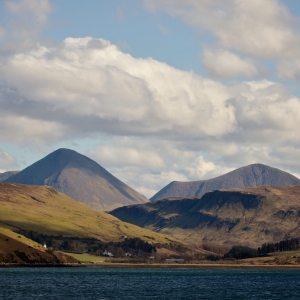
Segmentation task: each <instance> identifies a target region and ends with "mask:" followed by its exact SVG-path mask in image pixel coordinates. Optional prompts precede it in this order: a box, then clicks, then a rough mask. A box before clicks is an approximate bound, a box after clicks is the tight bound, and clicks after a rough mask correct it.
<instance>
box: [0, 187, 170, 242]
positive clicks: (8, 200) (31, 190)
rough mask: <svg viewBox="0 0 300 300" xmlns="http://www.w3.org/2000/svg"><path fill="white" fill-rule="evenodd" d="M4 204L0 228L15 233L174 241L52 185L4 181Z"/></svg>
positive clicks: (1, 194)
mask: <svg viewBox="0 0 300 300" xmlns="http://www.w3.org/2000/svg"><path fill="white" fill-rule="evenodd" d="M0 207H1V209H0V227H2V228H8V229H10V230H13V231H15V232H18V231H21V230H23V231H33V232H37V233H43V234H45V235H54V236H58V235H61V236H64V237H82V238H95V239H98V240H100V241H104V242H109V241H121V240H123V239H124V238H123V236H127V237H128V238H134V237H137V238H141V239H143V240H145V241H149V242H155V243H169V242H170V238H169V237H167V236H165V235H162V234H158V233H155V232H152V231H150V230H146V229H143V228H139V227H137V226H135V225H132V224H127V223H124V222H122V221H120V220H118V219H117V218H115V217H113V216H111V215H109V214H107V213H104V212H101V211H96V210H93V209H92V208H90V207H88V206H87V205H85V204H83V203H80V202H78V201H75V200H73V199H71V198H70V197H68V196H66V195H64V194H62V193H59V192H57V191H56V190H55V189H54V188H52V187H49V186H34V185H22V184H12V183H0ZM171 240H172V238H171ZM173 240H174V239H173Z"/></svg>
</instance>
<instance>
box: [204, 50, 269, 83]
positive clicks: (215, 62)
mask: <svg viewBox="0 0 300 300" xmlns="http://www.w3.org/2000/svg"><path fill="white" fill-rule="evenodd" d="M203 65H204V67H205V69H206V70H207V71H208V73H209V74H210V75H211V76H213V77H217V78H225V79H226V78H232V77H239V76H242V77H256V76H261V75H262V74H263V73H264V72H263V71H262V70H259V68H258V67H257V66H255V64H254V63H253V62H251V60H249V59H242V58H240V57H239V56H238V55H236V54H235V53H232V52H229V51H225V50H221V49H218V50H216V49H213V50H212V49H206V50H205V51H204V53H203Z"/></svg>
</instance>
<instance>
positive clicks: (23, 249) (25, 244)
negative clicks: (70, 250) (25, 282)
mask: <svg viewBox="0 0 300 300" xmlns="http://www.w3.org/2000/svg"><path fill="white" fill-rule="evenodd" d="M77 262H78V261H77V260H76V259H74V258H73V257H71V256H69V255H65V254H63V253H61V252H57V251H53V250H47V249H45V248H44V247H42V246H41V245H39V244H38V243H36V242H34V241H32V240H30V239H27V238H26V237H24V236H22V235H21V234H17V233H15V232H13V231H11V230H9V229H6V228H1V232H0V263H14V264H15V263H17V264H33V263H34V264H36V263H40V264H63V263H77Z"/></svg>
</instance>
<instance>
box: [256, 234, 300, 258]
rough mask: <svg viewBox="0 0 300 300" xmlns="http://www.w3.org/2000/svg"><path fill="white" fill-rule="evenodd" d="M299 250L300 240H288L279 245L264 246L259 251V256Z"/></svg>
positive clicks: (268, 244)
mask: <svg viewBox="0 0 300 300" xmlns="http://www.w3.org/2000/svg"><path fill="white" fill-rule="evenodd" d="M297 249H299V239H297V238H295V239H290V240H288V239H286V240H283V241H280V242H277V243H267V244H263V245H262V246H261V247H259V248H258V249H257V253H258V254H259V255H265V254H267V253H272V252H282V251H293V250H297Z"/></svg>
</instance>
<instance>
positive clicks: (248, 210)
mask: <svg viewBox="0 0 300 300" xmlns="http://www.w3.org/2000/svg"><path fill="white" fill-rule="evenodd" d="M111 214H112V215H114V216H116V217H117V218H119V219H121V220H123V221H125V222H130V223H132V224H136V225H138V226H142V227H144V228H148V229H151V230H154V231H156V232H160V233H165V234H169V235H172V236H173V237H175V238H177V239H181V240H183V241H186V242H189V243H195V244H199V243H202V242H205V241H206V242H214V243H220V244H228V245H246V246H247V245H248V246H252V247H255V246H260V245H261V244H263V243H267V242H277V241H280V240H284V239H286V238H296V237H297V238H298V237H299V236H300V186H286V187H253V188H244V189H228V190H217V191H213V192H208V193H206V194H205V195H204V196H202V197H201V198H182V199H178V198H177V199H176V198H173V199H165V200H160V201H155V202H150V203H147V204H143V205H131V206H127V207H121V208H118V209H115V210H114V211H112V212H111Z"/></svg>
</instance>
